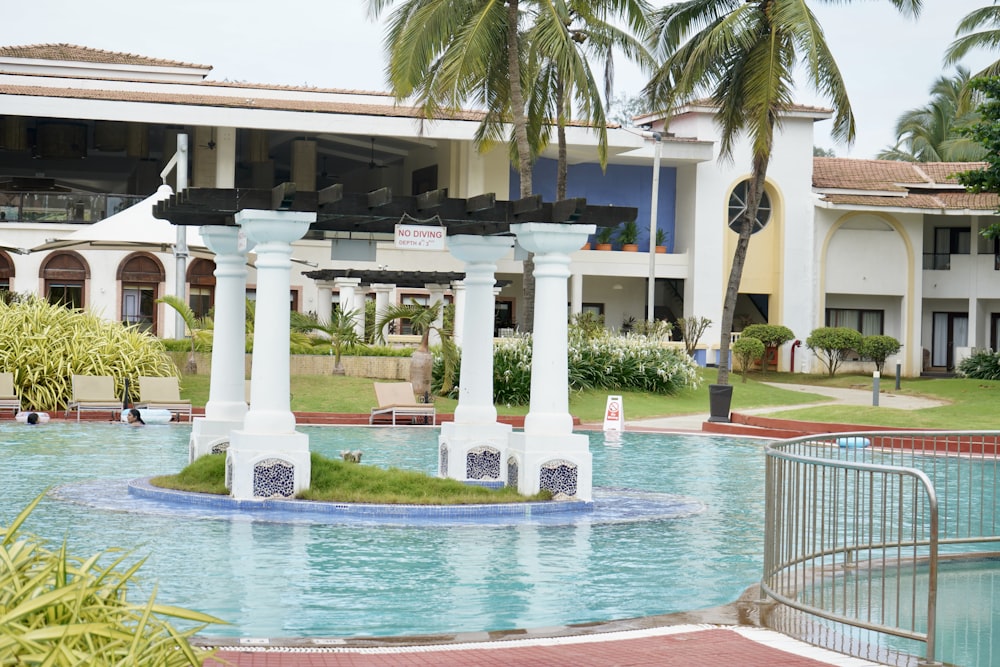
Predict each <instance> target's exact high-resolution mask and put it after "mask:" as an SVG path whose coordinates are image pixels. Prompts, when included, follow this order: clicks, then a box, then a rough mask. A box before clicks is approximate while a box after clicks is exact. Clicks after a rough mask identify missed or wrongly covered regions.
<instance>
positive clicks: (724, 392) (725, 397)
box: [708, 384, 733, 424]
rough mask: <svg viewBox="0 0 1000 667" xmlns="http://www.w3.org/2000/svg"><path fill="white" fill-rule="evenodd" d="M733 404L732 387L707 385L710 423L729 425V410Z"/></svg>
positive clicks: (728, 385) (727, 385)
mask: <svg viewBox="0 0 1000 667" xmlns="http://www.w3.org/2000/svg"><path fill="white" fill-rule="evenodd" d="M732 404H733V385H731V384H710V385H708V409H709V417H708V421H710V422H725V423H727V424H728V423H729V408H730V407H731V406H732Z"/></svg>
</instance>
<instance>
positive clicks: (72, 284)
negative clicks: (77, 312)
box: [40, 251, 89, 308]
mask: <svg viewBox="0 0 1000 667" xmlns="http://www.w3.org/2000/svg"><path fill="white" fill-rule="evenodd" d="M40 273H41V277H42V279H43V280H44V281H45V298H46V299H47V300H48V302H49V303H57V304H60V305H63V306H66V307H67V308H83V306H84V302H83V286H84V285H85V284H86V281H87V278H88V277H89V270H88V268H87V264H86V263H85V262H84V261H83V258H82V257H80V256H79V255H77V254H76V253H75V252H72V251H67V252H55V253H52V254H51V255H49V256H48V257H47V258H46V259H45V262H44V263H43V264H42V269H41V271H40Z"/></svg>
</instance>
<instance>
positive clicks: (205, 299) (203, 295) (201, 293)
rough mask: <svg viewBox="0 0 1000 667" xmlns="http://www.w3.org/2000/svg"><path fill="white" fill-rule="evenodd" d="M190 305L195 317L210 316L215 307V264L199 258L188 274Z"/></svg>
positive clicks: (193, 263) (192, 263)
mask: <svg viewBox="0 0 1000 667" xmlns="http://www.w3.org/2000/svg"><path fill="white" fill-rule="evenodd" d="M187 279H188V305H189V306H190V307H191V310H192V311H194V316H195V317H197V318H199V319H200V318H202V317H206V316H208V314H209V312H211V310H212V308H213V307H214V306H215V262H212V261H210V260H207V259H202V258H200V257H199V258H197V259H195V260H194V261H193V262H191V266H190V267H189V268H188V272H187Z"/></svg>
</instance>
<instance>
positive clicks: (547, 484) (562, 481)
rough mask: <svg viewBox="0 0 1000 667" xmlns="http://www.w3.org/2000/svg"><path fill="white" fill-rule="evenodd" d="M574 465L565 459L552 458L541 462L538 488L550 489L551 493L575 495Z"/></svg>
mask: <svg viewBox="0 0 1000 667" xmlns="http://www.w3.org/2000/svg"><path fill="white" fill-rule="evenodd" d="M576 472H577V470H576V465H575V464H574V463H572V462H571V461H566V460H565V459H554V460H552V461H547V462H545V463H543V464H542V466H541V468H540V469H539V471H538V488H539V489H545V490H547V491H551V492H552V495H556V494H557V493H565V494H566V495H567V496H570V497H572V496H575V495H576Z"/></svg>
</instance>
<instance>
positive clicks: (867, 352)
mask: <svg viewBox="0 0 1000 667" xmlns="http://www.w3.org/2000/svg"><path fill="white" fill-rule="evenodd" d="M901 347H902V345H900V343H899V341H898V340H896V339H895V338H893V337H892V336H882V335H874V336H863V337H862V338H861V347H859V348H858V354H860V355H861V357H862V358H864V359H867V360H869V361H873V362H875V369H876V370H877V371H878V372H879V374H881V373H882V367H883V366H885V360H886V359H887V358H888V357H889V356H891V355H893V354H896V353H897V352H899V348H901Z"/></svg>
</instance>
